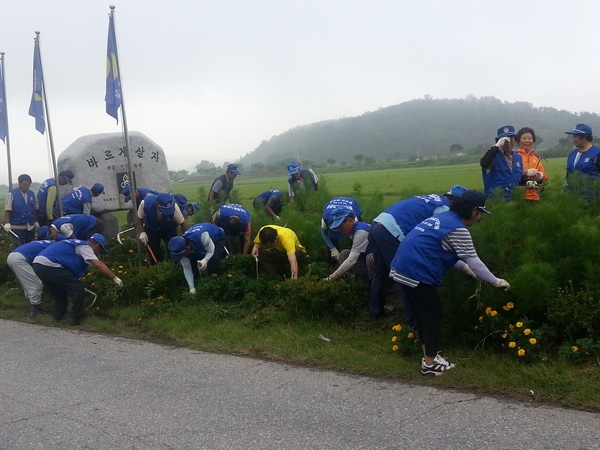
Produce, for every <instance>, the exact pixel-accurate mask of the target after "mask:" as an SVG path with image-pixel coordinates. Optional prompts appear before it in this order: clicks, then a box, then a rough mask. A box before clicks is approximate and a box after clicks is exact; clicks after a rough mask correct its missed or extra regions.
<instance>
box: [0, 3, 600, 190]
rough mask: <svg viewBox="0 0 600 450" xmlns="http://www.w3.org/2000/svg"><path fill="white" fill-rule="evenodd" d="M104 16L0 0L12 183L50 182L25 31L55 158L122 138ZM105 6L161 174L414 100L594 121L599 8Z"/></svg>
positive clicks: (131, 105)
mask: <svg viewBox="0 0 600 450" xmlns="http://www.w3.org/2000/svg"><path fill="white" fill-rule="evenodd" d="M110 4H111V3H110V2H105V1H98V0H52V1H50V0H18V1H9V0H3V1H2V9H1V18H2V26H1V27H0V51H2V52H4V53H5V73H6V84H7V97H8V98H7V103H8V115H9V131H10V140H11V156H12V166H13V182H15V181H16V177H17V176H18V174H20V173H29V174H30V175H31V176H32V178H33V179H34V181H42V180H44V179H45V178H48V177H49V176H50V171H49V168H48V167H49V164H48V161H49V151H48V149H47V143H46V136H42V135H41V134H40V133H38V132H37V131H36V130H35V127H34V118H32V117H30V116H29V115H28V109H29V101H30V98H31V91H32V65H33V38H34V36H35V31H40V32H41V35H40V43H41V54H42V62H43V70H44V79H45V86H46V95H47V100H48V104H49V113H50V114H49V115H50V122H51V126H52V133H53V137H54V145H55V151H56V154H57V156H58V155H59V154H60V153H61V152H62V151H63V150H64V149H65V148H66V147H68V146H69V145H70V144H71V143H72V142H73V141H74V140H75V139H77V138H78V137H79V136H84V135H89V134H95V133H106V132H120V131H121V126H120V125H116V124H115V121H114V119H113V118H112V117H110V116H109V115H107V114H106V113H105V109H104V108H105V105H104V93H105V65H106V40H107V32H108V14H109V11H110V10H109V5H110ZM112 4H114V5H115V6H116V10H115V25H116V34H117V44H118V49H119V58H120V64H121V73H122V85H123V96H124V102H125V108H126V113H127V124H128V127H129V130H131V131H139V132H141V133H144V134H145V135H147V136H148V137H149V138H150V139H152V140H153V141H155V142H156V143H157V144H158V145H160V146H161V147H162V148H163V149H164V151H165V153H166V156H167V160H168V165H169V169H170V170H180V169H186V170H190V171H193V170H194V166H195V164H197V163H199V162H200V161H201V160H203V159H204V160H209V161H213V162H215V163H217V164H222V163H223V162H225V161H234V160H235V159H237V158H239V157H240V156H243V155H245V154H246V153H248V152H251V151H252V150H254V149H255V148H256V147H257V146H258V145H259V144H260V143H261V141H263V140H268V139H270V138H271V137H272V136H274V135H277V134H280V133H283V132H284V131H286V130H288V129H290V128H293V127H295V126H298V125H304V124H308V123H313V122H317V121H321V120H327V119H337V118H341V117H351V116H357V115H361V114H363V113H365V112H367V111H373V110H377V109H378V108H381V107H386V106H390V105H395V104H398V103H402V102H404V101H408V100H412V99H416V98H422V97H423V96H424V95H426V94H429V95H431V96H432V97H433V98H464V97H466V96H467V95H468V94H473V95H475V96H476V97H482V96H494V97H496V98H499V99H501V100H503V101H508V102H514V101H526V102H530V103H532V104H533V106H535V107H540V106H551V107H554V108H558V109H566V110H569V111H573V112H576V111H589V112H596V113H598V112H600V105H599V101H600V100H599V99H600V81H599V80H600V76H599V75H600V67H599V66H600V58H598V45H599V44H598V42H597V38H596V34H597V33H596V32H595V31H594V29H595V26H596V22H597V20H596V19H598V18H599V17H600V2H599V1H597V0H595V1H591V0H590V1H577V0H575V1H559V0H543V1H542V0H540V1H523V0H520V1H513V0H509V1H502V2H487V1H481V0H473V1H466V0H454V1H452V2H449V1H444V0H438V1H427V0H420V1H404V0H389V1H388V0H385V1H384V0H369V1H367V0H362V1H358V0H335V1H334V0H269V1H260V0H170V1H161V2H159V1H155V0H118V1H115V2H113V3H112ZM517 125H519V124H517ZM566 125H568V126H567V128H569V127H571V125H574V124H566ZM590 125H592V127H596V128H598V127H600V124H590ZM5 148H6V147H5V146H4V144H2V142H1V141H0V149H2V154H3V156H2V157H0V183H6V181H7V170H6V153H5Z"/></svg>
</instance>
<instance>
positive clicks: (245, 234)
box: [212, 203, 252, 255]
mask: <svg viewBox="0 0 600 450" xmlns="http://www.w3.org/2000/svg"><path fill="white" fill-rule="evenodd" d="M212 222H213V223H214V224H215V225H217V226H219V227H221V228H223V230H224V231H225V235H226V236H233V237H239V238H240V250H241V251H242V254H244V255H247V254H249V253H250V234H251V233H252V224H251V222H250V213H249V212H248V211H247V210H246V208H244V207H243V206H242V205H238V204H236V203H228V204H226V205H221V206H220V207H219V210H218V211H217V212H216V213H215V214H214V215H213V217H212Z"/></svg>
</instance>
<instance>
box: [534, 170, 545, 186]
mask: <svg viewBox="0 0 600 450" xmlns="http://www.w3.org/2000/svg"><path fill="white" fill-rule="evenodd" d="M543 179H544V174H543V173H542V172H537V173H536V174H535V175H534V176H533V181H537V182H538V183H539V182H540V181H542V180H543Z"/></svg>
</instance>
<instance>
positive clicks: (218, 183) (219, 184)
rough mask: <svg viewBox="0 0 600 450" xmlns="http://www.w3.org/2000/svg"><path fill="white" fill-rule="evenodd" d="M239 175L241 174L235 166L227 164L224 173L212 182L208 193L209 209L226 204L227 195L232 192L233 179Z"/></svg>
mask: <svg viewBox="0 0 600 450" xmlns="http://www.w3.org/2000/svg"><path fill="white" fill-rule="evenodd" d="M241 174H242V172H240V171H239V170H238V165H237V164H229V165H228V166H227V170H226V171H225V173H224V174H223V175H221V176H220V177H218V178H216V179H215V181H213V184H212V186H211V187H210V190H209V191H208V202H209V203H210V204H211V207H214V206H213V205H214V204H215V203H226V202H228V201H229V195H230V194H231V191H232V190H233V181H234V180H235V177H237V176H238V175H241Z"/></svg>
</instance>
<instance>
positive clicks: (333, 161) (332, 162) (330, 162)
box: [327, 158, 335, 166]
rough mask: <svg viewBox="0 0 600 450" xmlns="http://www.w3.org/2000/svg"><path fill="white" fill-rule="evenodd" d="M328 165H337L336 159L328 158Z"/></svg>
mask: <svg viewBox="0 0 600 450" xmlns="http://www.w3.org/2000/svg"><path fill="white" fill-rule="evenodd" d="M327 164H329V165H330V166H333V165H334V164H335V159H333V158H328V159H327Z"/></svg>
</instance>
